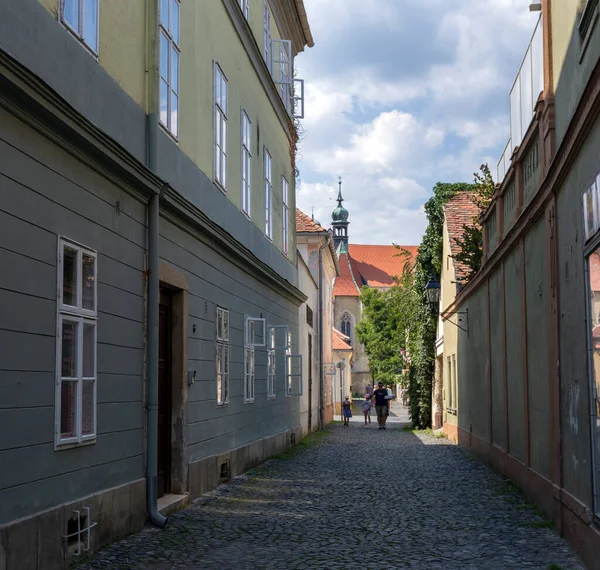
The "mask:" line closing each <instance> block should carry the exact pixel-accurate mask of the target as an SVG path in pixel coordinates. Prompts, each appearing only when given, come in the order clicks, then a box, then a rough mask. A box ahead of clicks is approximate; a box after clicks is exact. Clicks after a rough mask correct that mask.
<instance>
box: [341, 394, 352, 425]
mask: <svg viewBox="0 0 600 570" xmlns="http://www.w3.org/2000/svg"><path fill="white" fill-rule="evenodd" d="M342 412H343V416H344V426H346V427H347V426H348V424H349V423H350V418H351V417H352V402H351V401H350V396H346V399H345V400H344V401H343V402H342Z"/></svg>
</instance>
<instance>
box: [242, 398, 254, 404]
mask: <svg viewBox="0 0 600 570" xmlns="http://www.w3.org/2000/svg"><path fill="white" fill-rule="evenodd" d="M244 404H254V398H252V400H246V399H244Z"/></svg>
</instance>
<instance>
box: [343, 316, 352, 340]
mask: <svg viewBox="0 0 600 570" xmlns="http://www.w3.org/2000/svg"><path fill="white" fill-rule="evenodd" d="M340 330H341V331H342V334H345V335H346V336H347V337H348V338H349V339H350V340H349V341H348V344H352V319H351V318H350V315H349V314H348V313H344V314H343V315H342V323H341V327H340Z"/></svg>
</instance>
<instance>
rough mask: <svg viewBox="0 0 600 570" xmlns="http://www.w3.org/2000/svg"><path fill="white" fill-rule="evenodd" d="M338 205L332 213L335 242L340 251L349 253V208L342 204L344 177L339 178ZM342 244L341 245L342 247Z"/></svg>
mask: <svg viewBox="0 0 600 570" xmlns="http://www.w3.org/2000/svg"><path fill="white" fill-rule="evenodd" d="M338 187H339V189H338V197H337V203H338V205H337V207H336V209H335V210H334V211H333V212H332V214H331V220H332V222H331V225H332V226H333V243H334V245H335V249H336V250H337V251H338V252H339V253H348V224H349V223H350V222H349V221H348V210H346V208H344V206H342V202H343V201H344V199H343V198H342V177H341V176H340V177H339V178H338ZM340 246H341V247H340Z"/></svg>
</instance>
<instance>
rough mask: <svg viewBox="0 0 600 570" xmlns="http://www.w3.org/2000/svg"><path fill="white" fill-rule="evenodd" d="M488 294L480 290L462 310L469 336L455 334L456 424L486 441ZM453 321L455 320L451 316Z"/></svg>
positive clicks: (460, 333)
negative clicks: (456, 376)
mask: <svg viewBox="0 0 600 570" xmlns="http://www.w3.org/2000/svg"><path fill="white" fill-rule="evenodd" d="M486 305H487V292H486V285H485V284H484V285H483V286H482V287H480V288H479V289H478V290H477V291H476V292H475V293H474V294H473V295H472V296H471V297H470V298H469V299H468V300H467V302H466V303H465V304H464V305H463V306H462V307H461V310H464V309H465V308H468V309H469V334H468V335H467V333H466V332H464V331H462V330H459V334H458V357H457V360H458V382H457V383H458V402H459V412H458V425H459V427H460V428H462V429H464V430H465V431H467V432H469V431H470V430H472V431H473V433H474V434H475V435H477V436H479V437H481V438H483V439H485V440H486V441H489V437H490V430H489V410H488V401H489V393H488V392H489V391H488V381H487V376H486V373H487V367H488V365H489V362H488V346H487V308H486ZM452 318H453V319H455V318H456V317H452Z"/></svg>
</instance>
